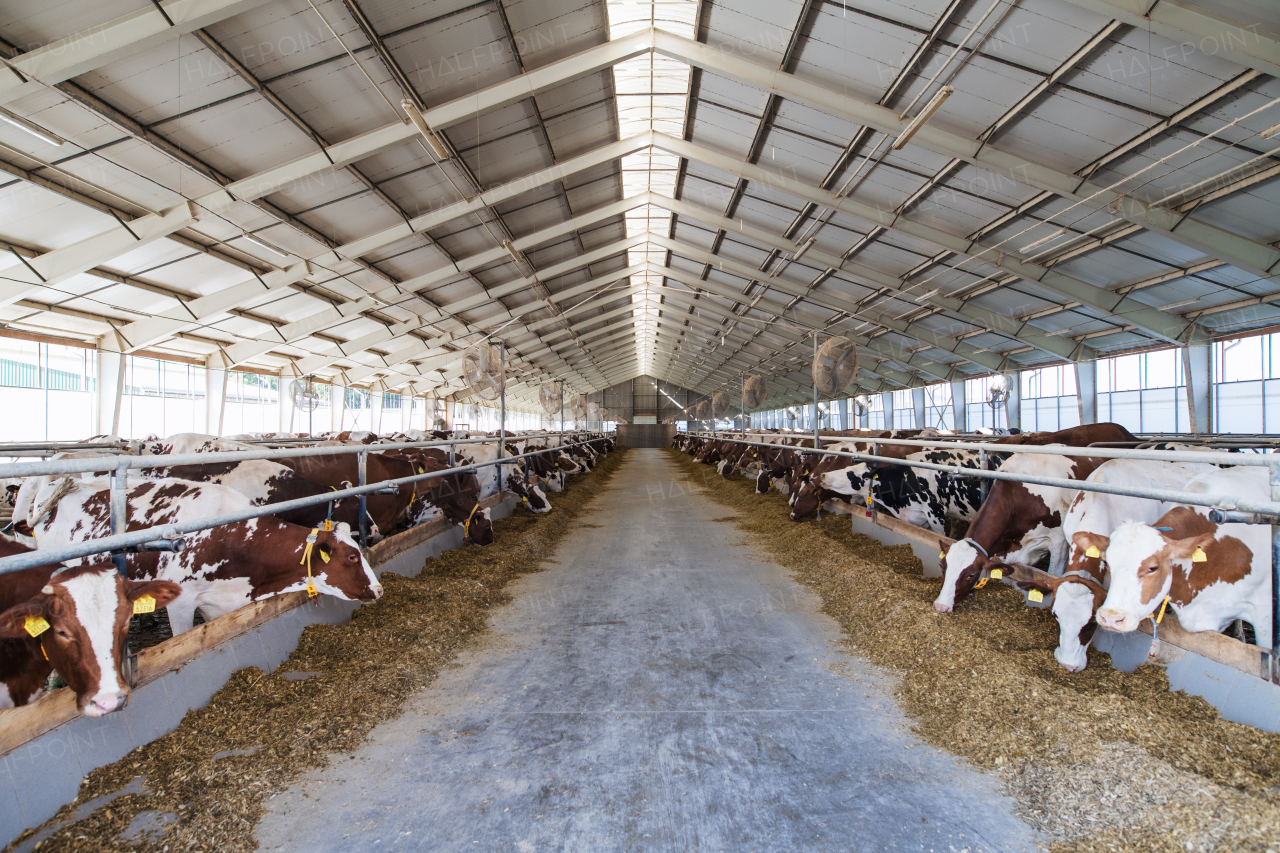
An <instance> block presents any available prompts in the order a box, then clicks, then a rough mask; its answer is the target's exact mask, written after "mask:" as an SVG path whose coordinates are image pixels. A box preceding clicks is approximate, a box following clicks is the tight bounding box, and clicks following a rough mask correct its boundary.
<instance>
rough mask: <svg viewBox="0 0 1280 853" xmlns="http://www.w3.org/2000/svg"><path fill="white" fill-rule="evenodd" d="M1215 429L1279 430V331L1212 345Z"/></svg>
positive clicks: (1215, 430) (1243, 431) (1238, 430)
mask: <svg viewBox="0 0 1280 853" xmlns="http://www.w3.org/2000/svg"><path fill="white" fill-rule="evenodd" d="M1213 383H1214V384H1213V429H1214V432H1242V433H1260V432H1276V431H1280V334H1270V335H1255V336H1254V337H1250V338H1237V339H1236V340H1234V341H1216V342H1215V343H1214V345H1213Z"/></svg>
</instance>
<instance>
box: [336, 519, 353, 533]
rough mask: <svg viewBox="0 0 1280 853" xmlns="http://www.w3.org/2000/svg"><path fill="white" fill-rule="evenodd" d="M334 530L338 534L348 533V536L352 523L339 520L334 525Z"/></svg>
mask: <svg viewBox="0 0 1280 853" xmlns="http://www.w3.org/2000/svg"><path fill="white" fill-rule="evenodd" d="M333 532H334V533H338V534H346V535H347V536H350V535H351V525H350V524H347V523H346V522H345V521H339V522H337V523H336V524H334V525H333Z"/></svg>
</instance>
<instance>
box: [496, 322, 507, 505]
mask: <svg viewBox="0 0 1280 853" xmlns="http://www.w3.org/2000/svg"><path fill="white" fill-rule="evenodd" d="M498 352H499V354H500V355H499V358H500V361H499V363H500V364H501V365H502V393H501V395H499V396H500V397H501V399H502V402H501V403H500V404H499V405H500V406H501V408H500V409H499V414H498V458H499V459H501V458H502V454H504V453H506V452H507V344H506V342H505V341H498ZM498 494H502V465H498Z"/></svg>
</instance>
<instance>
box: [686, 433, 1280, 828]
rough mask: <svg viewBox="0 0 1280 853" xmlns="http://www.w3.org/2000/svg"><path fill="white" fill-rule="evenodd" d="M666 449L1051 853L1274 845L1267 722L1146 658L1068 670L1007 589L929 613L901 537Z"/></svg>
mask: <svg viewBox="0 0 1280 853" xmlns="http://www.w3.org/2000/svg"><path fill="white" fill-rule="evenodd" d="M668 452H669V453H670V454H671V456H672V458H673V460H674V461H675V462H676V463H677V465H679V466H680V467H681V468H682V469H683V470H684V471H685V472H686V473H687V474H688V475H689V478H690V479H691V480H692V481H693V482H694V483H696V484H699V485H701V486H703V487H704V494H705V495H706V496H707V497H708V498H710V499H711V500H713V501H715V502H717V503H719V504H721V505H723V506H726V507H729V508H732V509H734V510H736V511H737V513H736V514H735V516H731V517H730V518H732V519H733V521H732V523H734V524H736V525H737V526H738V527H739V528H740V529H742V530H743V531H745V532H747V533H748V534H750V535H751V537H752V541H753V544H756V545H757V546H758V547H759V548H760V549H761V551H762V552H763V553H764V554H766V555H767V556H768V557H769V558H770V559H772V560H774V561H775V562H777V563H778V564H779V565H782V566H784V567H785V568H787V569H790V570H792V571H793V572H794V573H795V577H796V579H797V580H798V581H799V582H801V583H803V584H805V585H806V586H808V587H810V588H811V589H813V590H814V591H815V592H816V593H817V594H818V595H819V596H820V597H821V600H822V602H823V608H822V609H823V612H824V613H826V614H828V615H829V616H831V617H833V618H834V619H836V620H837V621H838V622H839V624H840V626H841V628H842V629H843V633H844V636H845V644H846V646H847V649H848V651H849V652H850V653H851V654H854V655H857V656H860V657H862V658H864V659H866V660H869V661H870V662H872V663H873V664H875V665H877V666H880V667H884V668H885V669H887V670H889V671H890V672H891V673H894V674H895V675H896V676H897V680H898V685H899V687H898V693H897V695H898V698H899V701H900V702H901V703H902V707H903V709H904V710H905V711H906V713H907V714H909V715H910V716H911V717H912V718H913V720H914V721H915V729H916V731H917V733H918V734H919V735H920V736H921V737H923V738H924V739H926V740H928V741H929V742H930V743H932V744H933V745H935V746H937V747H940V748H942V749H945V750H947V751H949V752H951V753H953V754H956V755H959V756H963V757H964V758H965V759H967V760H968V761H969V762H971V763H972V764H973V765H975V766H977V767H980V768H982V769H984V770H987V771H990V772H995V773H997V774H998V775H999V776H1000V777H1001V778H1002V780H1003V783H1004V787H1005V789H1006V793H1007V794H1008V795H1009V796H1011V797H1012V798H1013V799H1014V800H1015V801H1016V802H1017V804H1018V810H1019V813H1020V816H1021V817H1022V818H1023V819H1024V820H1026V821H1027V822H1028V823H1030V824H1032V825H1033V826H1035V827H1036V828H1037V829H1039V830H1041V831H1043V832H1044V833H1045V835H1046V837H1047V838H1048V839H1050V840H1051V841H1052V849H1053V850H1055V851H1060V853H1075V851H1103V850H1105V851H1166V850H1167V851H1174V850H1178V851H1184V853H1185V851H1235V853H1242V851H1258V853H1262V851H1270V853H1278V851H1280V787H1278V786H1280V735H1274V734H1266V733H1263V732H1260V731H1258V730H1257V729H1254V728H1252V727H1250V726H1245V725H1240V724H1236V723H1230V722H1226V721H1224V720H1223V719H1222V718H1221V717H1220V716H1219V715H1218V712H1217V711H1216V710H1215V709H1214V708H1213V707H1212V706H1210V705H1209V704H1208V703H1206V702H1205V701H1204V700H1203V699H1200V698H1198V697H1193V696H1189V695H1187V694H1185V693H1172V692H1170V691H1169V686H1168V679H1167V678H1166V677H1165V673H1164V670H1163V669H1162V668H1160V667H1158V666H1153V665H1147V666H1143V667H1141V668H1139V669H1138V670H1137V671H1135V672H1133V673H1123V672H1119V671H1117V670H1115V669H1113V668H1112V667H1111V665H1110V662H1109V658H1108V656H1107V655H1104V654H1100V653H1097V652H1090V655H1089V666H1088V668H1087V669H1086V670H1085V671H1084V672H1081V673H1074V674H1073V673H1069V672H1067V671H1066V670H1064V669H1062V668H1061V667H1060V666H1059V665H1058V663H1057V662H1056V661H1055V660H1054V658H1053V648H1054V646H1055V645H1056V644H1057V624H1056V622H1055V621H1054V620H1053V616H1052V614H1051V613H1049V612H1048V611H1047V610H1037V609H1034V608H1028V607H1026V606H1024V604H1023V602H1022V598H1021V596H1019V595H1017V594H1016V593H1015V592H1014V591H1013V590H1011V589H1010V588H1008V587H1006V586H1003V585H1000V584H989V585H988V586H987V587H986V588H984V589H982V590H978V591H976V592H975V594H974V596H973V597H971V598H969V599H968V600H966V601H964V602H961V603H960V605H959V606H958V607H957V610H956V613H955V614H952V615H943V614H939V613H937V612H936V611H935V610H934V609H933V606H932V602H933V599H934V598H935V597H936V596H937V593H938V588H939V584H940V581H939V580H938V579H932V578H925V577H924V576H923V575H922V572H921V566H920V562H919V560H918V559H917V558H916V557H915V556H914V555H913V554H912V552H911V549H910V548H909V547H908V546H905V545H903V546H897V547H886V546H884V545H881V544H880V543H879V542H877V541H875V540H873V539H870V538H868V537H866V536H864V535H861V534H854V533H853V532H852V531H851V529H850V525H849V519H848V517H847V516H844V515H835V514H832V513H823V516H822V519H821V521H814V520H810V521H806V522H802V523H796V522H793V521H791V520H790V519H789V518H788V516H787V511H788V506H787V502H786V498H785V496H782V495H778V494H777V493H776V492H775V493H772V494H770V495H768V496H761V495H757V494H755V492H754V488H753V487H754V483H753V481H750V480H748V479H746V478H742V477H735V478H732V479H729V480H725V479H722V478H721V477H720V476H719V475H717V474H716V472H715V471H714V470H713V469H712V468H711V467H710V466H706V465H699V464H697V463H695V462H693V461H692V459H691V458H690V457H689V456H688V455H687V454H684V453H679V452H677V451H674V450H672V451H668ZM718 520H719V519H718Z"/></svg>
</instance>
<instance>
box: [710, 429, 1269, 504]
mask: <svg viewBox="0 0 1280 853" xmlns="http://www.w3.org/2000/svg"><path fill="white" fill-rule="evenodd" d="M725 440H726V441H736V442H738V443H740V444H749V445H753V446H757V447H782V448H789V449H791V450H797V451H800V452H809V453H816V454H818V455H820V456H844V457H847V458H849V459H852V460H854V461H857V462H883V463H887V464H890V465H907V466H909V467H912V468H926V469H928V470H930V471H941V472H943V473H946V474H957V475H960V476H963V477H982V478H985V479H989V480H1011V481H1013V482H1017V483H1032V484H1034V485H1037V486H1052V487H1054V488H1059V489H1078V490H1081V491H1086V492H1105V493H1107V494H1111V495H1125V496H1128V497H1134V498H1146V499H1148V500H1155V501H1170V502H1174V503H1185V504H1192V505H1194V506H1204V507H1210V508H1214V509H1221V510H1227V511H1239V512H1246V513H1254V514H1257V515H1266V516H1274V517H1276V518H1280V502H1277V501H1249V500H1238V499H1235V498H1231V497H1228V496H1226V495H1202V494H1196V493H1193V492H1183V491H1178V490H1176V489H1144V488H1141V487H1136V486H1115V485H1111V484H1110V483H1089V482H1086V481H1084V480H1064V479H1061V478H1059V477H1037V476H1034V475H1030V474H1009V473H1005V472H1001V471H987V470H984V469H981V468H963V467H961V466H959V465H939V464H937V463H935V462H922V461H919V460H908V459H898V458H895V457H891V456H876V455H874V454H871V453H855V452H851V451H846V450H827V449H823V450H814V449H813V448H812V447H800V448H797V447H791V446H790V445H785V444H782V445H780V444H772V443H770V442H765V441H742V440H741V439H736V438H734V439H725ZM889 441H890V440H889V439H873V440H871V441H870V442H869V443H872V444H884V443H888V442H889ZM899 443H901V442H899ZM929 446H930V447H936V446H937V442H933V443H931V444H929ZM946 446H947V447H948V448H950V447H963V444H960V443H954V444H953V443H952V442H947V443H946ZM1002 446H1003V445H1002ZM1007 446H1008V447H1009V452H1010V453H1022V452H1024V451H1036V452H1040V453H1049V454H1052V455H1055V456H1072V455H1075V456H1093V455H1094V454H1093V453H1076V454H1070V453H1061V452H1058V449H1057V448H1054V447H1044V446H1034V445H1033V446H1031V447H1024V446H1022V445H1017V444H1013V445H1007ZM966 449H974V450H986V449H987V448H985V447H979V446H974V447H971V448H966ZM1079 449H1083V450H1088V448H1079ZM1001 452H1003V451H1001ZM1152 452H1156V453H1167V454H1169V455H1170V456H1176V457H1177V458H1176V459H1161V460H1159V461H1162V462H1197V461H1200V460H1197V459H1189V458H1188V457H1190V456H1197V455H1199V456H1210V455H1212V456H1216V457H1217V458H1216V459H1214V460H1211V464H1213V463H1218V464H1221V463H1222V462H1223V459H1222V457H1223V455H1224V454H1221V453H1215V454H1188V453H1179V452H1178V451H1174V450H1163V451H1152ZM1097 455H1099V456H1101V455H1102V454H1097ZM1118 458H1123V457H1118ZM1230 464H1232V465H1234V464H1235V459H1234V457H1233V458H1232V460H1231V462H1230ZM1271 464H1274V465H1280V459H1277V460H1276V461H1275V462H1273V463H1271Z"/></svg>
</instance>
